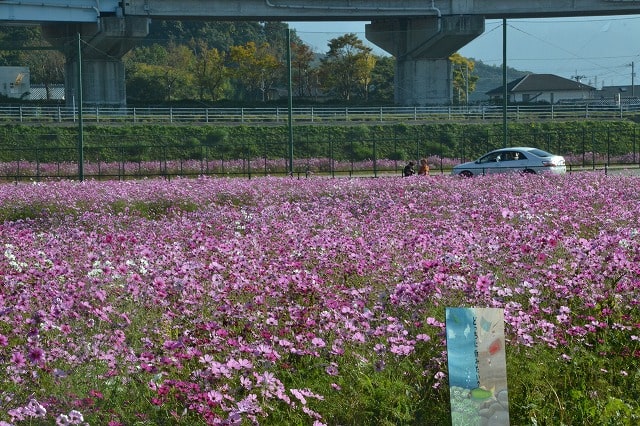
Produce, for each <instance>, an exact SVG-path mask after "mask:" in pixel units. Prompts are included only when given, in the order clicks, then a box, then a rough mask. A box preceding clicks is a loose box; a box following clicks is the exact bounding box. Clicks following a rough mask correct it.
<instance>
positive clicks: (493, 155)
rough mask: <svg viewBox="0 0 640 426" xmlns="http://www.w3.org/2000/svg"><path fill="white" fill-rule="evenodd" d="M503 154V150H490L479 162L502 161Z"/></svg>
mask: <svg viewBox="0 0 640 426" xmlns="http://www.w3.org/2000/svg"><path fill="white" fill-rule="evenodd" d="M502 154H503V153H502V152H490V153H489V154H487V155H485V156H484V157H481V158H480V160H478V163H495V162H496V161H501V155H502Z"/></svg>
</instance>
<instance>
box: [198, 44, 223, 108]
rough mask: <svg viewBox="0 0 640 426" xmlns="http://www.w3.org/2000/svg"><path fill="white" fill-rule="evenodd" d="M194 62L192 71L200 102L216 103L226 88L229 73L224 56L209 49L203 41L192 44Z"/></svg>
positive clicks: (214, 49) (216, 50) (213, 49)
mask: <svg viewBox="0 0 640 426" xmlns="http://www.w3.org/2000/svg"><path fill="white" fill-rule="evenodd" d="M193 45H194V50H195V55H196V58H195V61H194V62H193V65H192V67H193V68H192V69H193V74H194V77H195V82H196V84H197V88H198V96H199V99H200V101H205V100H211V101H217V100H218V99H220V98H222V97H223V95H224V91H225V89H226V88H227V87H228V80H229V78H228V76H229V71H228V69H227V67H226V65H225V60H226V58H225V55H224V53H220V52H219V51H218V49H216V48H209V47H208V46H207V43H206V42H205V41H204V40H199V41H198V42H193Z"/></svg>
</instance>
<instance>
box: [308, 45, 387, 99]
mask: <svg viewBox="0 0 640 426" xmlns="http://www.w3.org/2000/svg"><path fill="white" fill-rule="evenodd" d="M328 46H329V52H327V55H326V57H325V58H323V59H322V61H321V65H320V69H321V76H322V79H323V85H324V86H325V87H326V89H327V90H329V91H333V92H334V93H336V94H337V96H339V97H340V98H341V99H344V100H347V101H348V100H350V99H351V98H352V96H353V95H354V94H360V95H361V96H362V97H363V98H364V99H366V98H367V96H368V92H369V84H370V82H371V71H372V69H373V67H374V66H375V57H374V56H373V55H372V53H371V51H372V49H371V48H370V47H367V46H365V45H364V43H363V42H362V40H360V39H359V38H358V37H357V36H356V35H355V34H353V33H349V34H345V35H343V36H341V37H337V38H334V39H331V40H329V43H328Z"/></svg>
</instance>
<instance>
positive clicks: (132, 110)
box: [0, 102, 640, 124]
mask: <svg viewBox="0 0 640 426" xmlns="http://www.w3.org/2000/svg"><path fill="white" fill-rule="evenodd" d="M638 114H640V103H627V104H625V103H621V104H620V105H616V104H610V103H606V102H605V103H599V104H594V103H591V104H584V105H579V104H559V105H514V106H509V107H507V118H508V119H509V120H511V121H518V120H564V119H578V118H597V119H620V118H624V117H628V116H634V115H638ZM82 118H83V121H85V122H90V123H120V124H126V123H129V124H144V123H183V124H189V123H283V122H287V120H288V109H287V108H286V107H270V108H178V107H122V108H119V107H84V108H83V113H82ZM292 118H293V120H294V121H295V122H299V123H326V122H381V123H384V122H406V121H485V120H499V119H502V118H503V109H502V107H500V106H488V105H483V106H421V107H295V108H293V109H292ZM78 119H79V116H78V110H77V108H74V107H66V106H34V105H5V106H1V105H0V122H2V121H5V122H6V121H10V122H20V123H29V122H37V123H43V122H49V123H74V122H76V121H77V120H78Z"/></svg>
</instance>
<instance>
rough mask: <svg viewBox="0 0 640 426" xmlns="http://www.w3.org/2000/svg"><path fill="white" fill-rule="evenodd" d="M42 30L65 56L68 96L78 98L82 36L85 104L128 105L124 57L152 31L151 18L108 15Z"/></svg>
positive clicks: (47, 26) (51, 26)
mask: <svg viewBox="0 0 640 426" xmlns="http://www.w3.org/2000/svg"><path fill="white" fill-rule="evenodd" d="M42 31H43V34H44V36H45V38H47V39H48V40H49V41H50V42H51V44H52V45H53V46H54V47H56V48H58V49H59V50H61V51H62V52H63V53H64V55H65V57H66V63H65V99H66V102H67V104H73V103H76V102H77V100H78V93H79V92H78V44H77V35H78V34H80V36H81V45H80V56H81V59H82V72H81V74H82V99H83V104H84V105H95V106H114V107H124V106H126V103H127V96H126V86H125V72H124V63H123V62H122V57H123V56H124V55H125V53H127V52H128V51H129V50H131V49H132V48H133V47H135V46H136V44H137V43H138V42H139V41H140V40H142V39H143V38H144V37H146V36H147V35H148V34H149V20H148V19H147V18H124V17H116V16H113V17H105V18H101V19H100V21H99V23H98V24H73V23H69V24H47V25H43V26H42Z"/></svg>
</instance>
